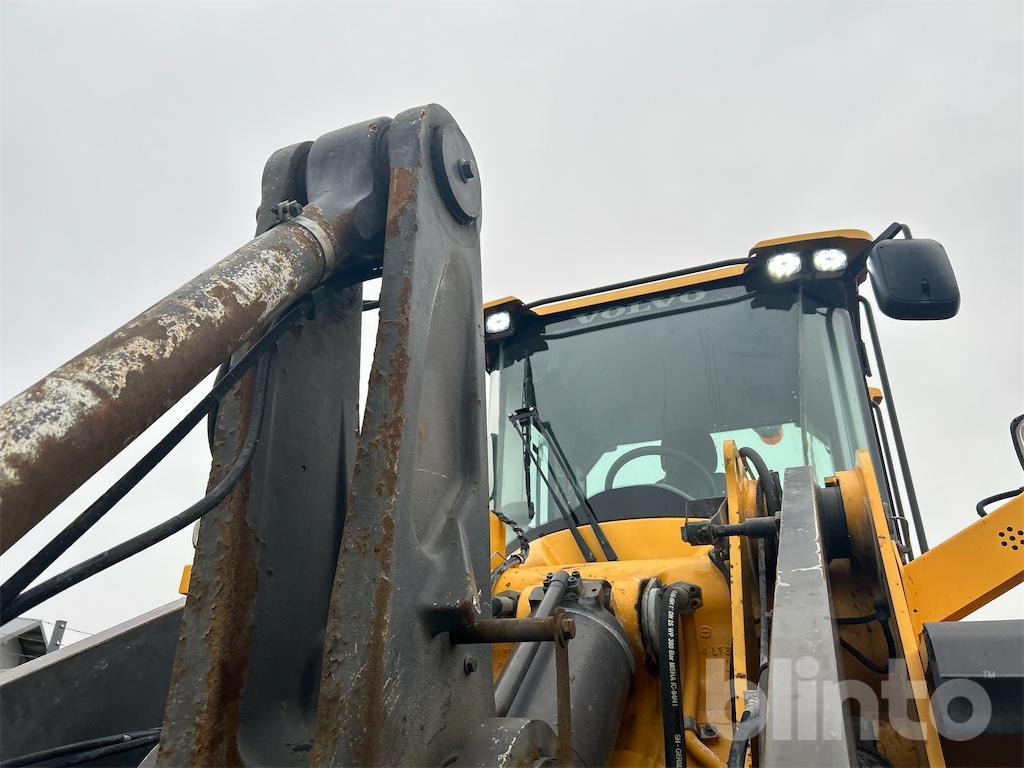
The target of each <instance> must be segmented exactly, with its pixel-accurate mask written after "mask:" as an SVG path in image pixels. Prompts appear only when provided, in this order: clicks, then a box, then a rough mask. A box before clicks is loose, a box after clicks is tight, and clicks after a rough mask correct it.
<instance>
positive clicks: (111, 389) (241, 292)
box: [0, 121, 387, 552]
mask: <svg viewBox="0 0 1024 768" xmlns="http://www.w3.org/2000/svg"><path fill="white" fill-rule="evenodd" d="M386 124H387V121H374V122H370V123H364V124H361V125H357V126H352V127H350V128H347V129H343V130H342V131H339V132H335V133H334V134H328V135H327V136H325V137H322V138H321V139H320V140H319V142H317V143H315V144H314V146H313V147H312V148H310V149H309V152H310V157H311V160H310V161H309V164H308V171H307V173H306V182H305V188H306V189H307V191H308V197H309V203H308V204H307V205H306V206H305V209H304V210H303V216H305V217H307V218H308V219H310V220H312V221H315V222H316V223H317V224H318V225H319V226H320V227H321V228H322V229H323V230H324V231H325V232H326V233H327V234H328V236H329V237H330V238H331V239H332V241H333V245H334V251H335V253H336V255H337V258H338V259H339V261H340V268H341V269H349V268H355V267H357V266H358V265H360V264H365V263H366V262H367V260H370V259H371V257H370V256H367V255H366V251H367V245H368V243H369V241H371V240H372V239H373V238H376V237H379V235H380V232H381V225H382V221H383V201H384V199H385V198H384V194H385V192H384V190H380V189H378V188H377V182H378V178H377V166H376V162H375V161H376V151H377V139H378V137H379V135H380V131H381V129H382V128H383V127H386ZM370 250H372V249H370ZM326 277H328V274H327V269H326V264H325V258H324V254H323V253H322V252H321V248H320V245H319V244H318V242H317V239H316V238H315V237H314V236H313V234H311V232H310V231H309V229H306V228H304V227H302V226H300V225H298V224H294V223H290V222H289V223H285V224H282V225H280V226H277V227H274V228H273V229H271V230H270V231H268V232H266V233H265V234H263V235H261V236H259V237H257V238H256V239H255V240H253V241H251V242H249V243H247V244H246V245H243V246H242V247H241V248H239V249H238V250H237V251H235V252H234V253H233V254H231V255H230V256H228V257H227V258H225V259H224V260H222V261H220V262H219V263H217V264H215V265H214V266H212V267H211V268H210V269H208V270H206V271H205V272H203V273H202V274H201V275H198V276H197V277H195V278H193V279H192V280H190V281H189V282H187V283H185V285H183V286H181V287H180V288H179V289H178V290H176V291H174V292H173V293H171V294H169V295H168V296H167V297H165V298H164V299H161V300H160V301H158V302H157V303H156V304H154V305H153V306H152V307H150V308H149V309H147V310H146V311H145V312H143V313H142V314H140V315H139V316H138V317H136V318H135V319H133V320H131V321H129V322H128V323H126V324H125V325H123V326H122V327H121V328H120V329H118V330H117V331H115V332H113V333H112V334H110V335H109V336H107V337H106V338H104V339H102V340H101V341H99V342H97V343H96V344H94V345H93V346H92V347H90V348H89V349H87V350H86V351H85V352H83V353H82V354H80V355H79V356H77V357H75V358H74V359H72V360H71V361H69V362H67V363H65V364H64V365H63V366H61V367H60V368H58V369H57V370H55V371H53V372H52V373H51V374H49V375H48V376H46V377H45V378H43V379H42V380H40V381H39V382H37V383H36V384H34V385H32V386H31V387H29V388H28V389H26V390H25V391H24V392H22V393H21V394H19V395H16V396H15V397H14V398H12V399H11V400H9V401H8V402H7V403H5V404H4V405H2V406H0V500H2V502H0V552H4V551H6V550H7V549H8V548H9V547H10V546H11V545H12V544H13V543H14V542H15V541H17V540H18V539H19V538H21V536H22V535H24V533H25V532H26V531H28V530H29V529H30V528H32V527H33V526H34V525H35V524H36V523H38V522H39V521H40V520H41V519H42V518H43V517H45V516H46V514H48V513H49V512H50V510H52V509H53V508H54V507H55V506H57V504H59V503H60V502H61V501H63V500H64V499H65V498H66V497H67V496H68V494H70V493H71V492H72V491H73V490H75V489H76V488H77V487H78V486H79V485H81V484H82V483H83V482H84V481H85V480H86V479H88V478H89V477H90V476H91V475H92V474H93V473H95V472H96V471H97V470H98V469H100V468H101V467H102V466H103V465H104V464H106V462H107V461H108V460H109V459H111V458H112V457H113V456H115V455H116V454H117V453H118V452H119V451H121V449H122V448H124V447H125V446H126V445H127V444H128V443H130V442H131V441H132V440H133V439H134V438H135V437H136V436H138V435H139V433H141V432H142V431H143V430H144V429H145V428H146V427H148V426H149V425H150V424H151V423H153V421H155V420H156V419H157V418H158V417H159V416H160V415H161V414H162V413H163V412H164V411H165V410H166V409H167V408H168V407H169V406H171V405H172V404H173V403H175V402H177V400H179V399H180V398H181V397H182V396H183V395H184V394H185V393H186V392H188V391H189V390H190V389H191V388H192V387H194V386H195V385H196V384H197V383H198V382H199V381H200V380H201V379H202V378H203V377H204V376H206V375H207V374H208V373H209V372H210V371H211V370H213V369H214V368H215V367H216V366H217V365H219V364H220V363H221V362H222V361H223V360H225V359H226V358H227V357H228V356H229V355H230V354H231V353H232V352H234V351H235V350H237V349H238V348H239V347H241V346H242V345H244V344H245V343H246V342H247V341H250V340H252V339H253V338H255V337H256V336H257V335H258V334H260V333H261V332H262V331H263V330H265V329H266V328H267V326H268V325H269V324H270V323H271V322H272V321H273V320H274V318H275V317H277V316H278V315H279V314H280V312H281V311H282V310H284V309H285V308H286V307H288V306H289V305H290V304H292V303H293V302H294V301H295V300H296V299H297V298H299V297H300V296H302V295H304V294H306V293H308V292H309V291H310V290H311V289H313V288H314V287H315V286H316V285H317V284H319V283H320V282H321V281H322V280H324V278H326Z"/></svg>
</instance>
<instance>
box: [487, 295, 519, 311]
mask: <svg viewBox="0 0 1024 768" xmlns="http://www.w3.org/2000/svg"><path fill="white" fill-rule="evenodd" d="M517 301H519V299H518V298H516V297H515V296H506V297H504V298H502V299H492V300H491V301H487V302H484V311H486V310H488V309H491V308H492V307H500V306H501V305H502V304H514V303H515V302H517Z"/></svg>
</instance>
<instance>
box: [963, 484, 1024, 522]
mask: <svg viewBox="0 0 1024 768" xmlns="http://www.w3.org/2000/svg"><path fill="white" fill-rule="evenodd" d="M1022 493H1024V486H1022V487H1020V488H1016V489H1014V490H1012V491H1003V492H1002V493H994V494H992V495H991V496H986V497H985V498H984V499H982V500H981V501H979V502H978V504H977V505H976V506H975V507H974V508H975V509H976V510H977V511H978V517H985V515H987V514H988V512H986V511H985V507H987V506H988V505H989V504H994V503H995V502H997V501H1002V500H1003V499H1012V498H1013V497H1014V496H1019V495H1020V494H1022Z"/></svg>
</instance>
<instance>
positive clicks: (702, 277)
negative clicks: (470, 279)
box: [484, 264, 747, 315]
mask: <svg viewBox="0 0 1024 768" xmlns="http://www.w3.org/2000/svg"><path fill="white" fill-rule="evenodd" d="M746 269H747V265H746V264H736V265H734V266H731V267H721V268H719V269H709V270H707V271H706V272H698V273H696V274H692V275H683V276H681V277H673V278H669V279H668V280H655V281H654V282H650V283H642V284H641V285H634V286H632V287H630V288H623V289H621V290H618V291H604V292H595V293H592V294H589V295H587V296H580V297H579V298H576V299H570V300H568V301H560V302H556V303H554V304H543V305H541V306H538V307H535V308H533V309H531V310H528V311H530V312H532V313H534V314H536V315H557V314H559V313H560V312H570V311H572V310H574V309H581V308H583V307H593V306H598V305H600V304H609V303H611V302H615V301H623V300H625V299H635V298H639V297H641V296H650V295H651V294H655V293H664V292H665V291H671V290H673V289H675V288H687V287H689V286H694V285H702V284H704V283H711V282H714V281H716V280H724V279H726V278H729V277H736V276H738V275H742V274H743V273H744V271H746ZM514 301H518V299H517V298H516V297H515V296H506V297H505V298H503V299H495V300H494V301H488V302H487V303H486V304H484V309H485V310H487V309H491V308H493V307H497V306H500V305H502V304H507V303H510V302H514Z"/></svg>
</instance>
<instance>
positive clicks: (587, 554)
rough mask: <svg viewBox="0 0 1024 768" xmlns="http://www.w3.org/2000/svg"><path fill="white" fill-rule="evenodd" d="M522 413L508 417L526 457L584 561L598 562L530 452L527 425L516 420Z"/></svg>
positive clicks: (528, 474) (527, 474) (537, 461)
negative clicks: (535, 468) (548, 494)
mask: <svg viewBox="0 0 1024 768" xmlns="http://www.w3.org/2000/svg"><path fill="white" fill-rule="evenodd" d="M521 410H524V409H520V411H521ZM520 411H514V412H512V413H510V414H509V415H508V419H509V421H511V422H512V426H513V427H515V430H516V434H518V435H519V439H520V440H522V441H523V453H524V455H526V456H528V457H529V458H530V461H532V462H533V464H534V465H535V466H536V467H537V474H538V475H539V476H540V479H541V480H543V481H544V484H545V485H546V486H547V487H548V490H550V491H551V498H552V499H553V500H554V502H555V506H556V507H558V511H559V513H560V514H561V515H562V519H563V520H565V525H566V526H567V527H568V529H569V533H571V534H572V537H573V539H574V540H575V542H576V546H578V547H579V548H580V552H581V553H582V554H583V559H584V560H586V561H587V562H588V563H594V562H597V557H595V555H594V552H593V550H592V549H591V548H590V545H589V544H587V542H586V540H585V539H584V538H583V537H582V536H581V535H580V531H579V528H577V527H576V520H575V519H574V518H573V515H572V512H570V511H569V510H568V509H567V508H566V506H565V503H564V502H563V501H562V498H561V496H560V495H559V493H556V492H555V484H553V483H552V482H551V479H550V478H549V477H548V476H547V475H545V474H544V469H543V468H542V467H541V465H540V460H539V458H538V457H537V456H536V455H535V453H534V452H533V451H532V450H530V438H529V437H528V436H527V434H526V426H527V425H526V424H523V423H521V422H519V421H517V420H516V418H515V417H516V414H517V413H519V412H520ZM525 471H526V477H527V478H529V476H530V472H529V467H527V468H526V470H525ZM559 491H561V486H559Z"/></svg>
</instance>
